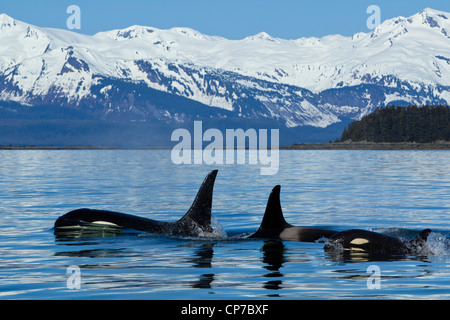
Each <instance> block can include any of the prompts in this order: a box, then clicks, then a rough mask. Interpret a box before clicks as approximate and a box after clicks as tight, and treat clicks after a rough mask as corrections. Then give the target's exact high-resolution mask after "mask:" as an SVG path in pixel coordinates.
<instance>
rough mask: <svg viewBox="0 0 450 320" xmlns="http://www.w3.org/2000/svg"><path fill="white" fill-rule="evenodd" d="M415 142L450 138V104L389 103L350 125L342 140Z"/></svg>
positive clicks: (448, 139)
mask: <svg viewBox="0 0 450 320" xmlns="http://www.w3.org/2000/svg"><path fill="white" fill-rule="evenodd" d="M345 141H352V142H362V141H366V142H376V143H385V142H394V143H400V142H415V143H433V142H438V141H450V107H448V106H444V105H439V106H428V105H424V106H417V105H412V106H408V107H398V106H389V107H386V108H377V109H376V110H375V111H374V112H372V113H370V114H368V115H366V116H364V117H363V118H362V119H361V120H359V121H354V122H352V123H350V124H349V125H348V127H347V128H346V129H344V132H343V133H342V136H341V139H340V140H339V142H345Z"/></svg>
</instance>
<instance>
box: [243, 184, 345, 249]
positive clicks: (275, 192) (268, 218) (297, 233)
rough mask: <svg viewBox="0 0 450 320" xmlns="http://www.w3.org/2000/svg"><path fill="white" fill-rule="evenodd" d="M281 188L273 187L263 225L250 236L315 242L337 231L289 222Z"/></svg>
mask: <svg viewBox="0 0 450 320" xmlns="http://www.w3.org/2000/svg"><path fill="white" fill-rule="evenodd" d="M280 189H281V187H280V186H279V185H278V186H275V187H274V188H273V189H272V192H271V193H270V196H269V200H268V201H267V206H266V211H265V213H264V217H263V220H262V222H261V225H260V227H259V229H258V230H257V231H256V232H255V233H254V234H252V235H250V236H249V238H263V239H281V240H292V241H301V242H315V241H317V240H319V239H321V238H330V237H331V236H333V235H334V234H336V233H337V231H333V230H326V229H319V228H307V227H296V226H293V225H291V224H289V223H287V222H286V220H285V219H284V216H283V210H282V209H281V203H280Z"/></svg>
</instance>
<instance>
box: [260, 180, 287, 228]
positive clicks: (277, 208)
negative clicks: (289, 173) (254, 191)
mask: <svg viewBox="0 0 450 320" xmlns="http://www.w3.org/2000/svg"><path fill="white" fill-rule="evenodd" d="M280 190H281V186H280V185H277V186H275V187H274V188H273V189H272V192H271V193H270V196H269V200H267V205H266V211H265V212H264V217H263V220H262V222H261V226H260V227H259V229H277V228H280V227H288V226H290V224H289V223H287V222H286V220H284V216H283V210H282V209H281V202H280Z"/></svg>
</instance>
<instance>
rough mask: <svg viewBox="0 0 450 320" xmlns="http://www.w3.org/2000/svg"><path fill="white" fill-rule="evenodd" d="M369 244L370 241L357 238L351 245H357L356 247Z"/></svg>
mask: <svg viewBox="0 0 450 320" xmlns="http://www.w3.org/2000/svg"><path fill="white" fill-rule="evenodd" d="M366 243H369V240H367V239H364V238H355V239H353V240H352V241H350V244H355V245H361V244H366Z"/></svg>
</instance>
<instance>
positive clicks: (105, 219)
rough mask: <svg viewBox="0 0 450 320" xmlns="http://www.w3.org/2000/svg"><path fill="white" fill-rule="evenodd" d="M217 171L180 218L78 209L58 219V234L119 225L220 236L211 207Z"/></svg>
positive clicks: (193, 234) (203, 185) (143, 229)
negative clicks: (148, 216) (145, 216)
mask: <svg viewBox="0 0 450 320" xmlns="http://www.w3.org/2000/svg"><path fill="white" fill-rule="evenodd" d="M216 175H217V170H214V171H212V172H210V173H209V174H208V176H207V177H206V178H205V180H204V181H203V183H202V185H201V187H200V189H199V190H198V193H197V196H196V197H195V200H194V202H193V203H192V205H191V207H190V209H189V210H188V212H187V213H186V214H185V215H184V216H183V217H182V218H181V219H180V220H178V221H175V222H163V221H157V220H152V219H147V218H143V217H138V216H134V215H130V214H125V213H119V212H113V211H104V210H93V209H78V210H74V211H71V212H68V213H66V214H65V215H63V216H61V217H59V218H58V219H57V220H56V222H55V225H54V227H55V233H58V232H60V231H63V232H65V233H66V232H67V230H68V229H73V228H77V227H78V228H80V227H81V228H82V227H120V228H125V229H134V230H138V231H144V232H149V233H162V234H172V235H190V236H217V234H216V233H215V232H214V230H213V228H212V226H211V206H212V196H213V188H214V182H215V179H216Z"/></svg>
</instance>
